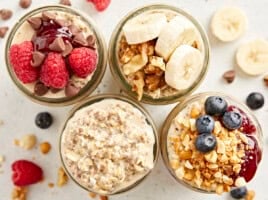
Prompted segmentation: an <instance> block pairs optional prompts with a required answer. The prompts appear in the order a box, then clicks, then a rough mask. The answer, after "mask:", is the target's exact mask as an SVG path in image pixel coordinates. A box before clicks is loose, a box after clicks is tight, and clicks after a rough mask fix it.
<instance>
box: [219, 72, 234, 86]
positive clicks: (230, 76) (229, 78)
mask: <svg viewBox="0 0 268 200" xmlns="http://www.w3.org/2000/svg"><path fill="white" fill-rule="evenodd" d="M222 77H223V78H224V79H225V80H226V81H227V83H232V82H233V81H234V79H235V71H234V70H229V71H226V72H225V73H224V74H223V75H222Z"/></svg>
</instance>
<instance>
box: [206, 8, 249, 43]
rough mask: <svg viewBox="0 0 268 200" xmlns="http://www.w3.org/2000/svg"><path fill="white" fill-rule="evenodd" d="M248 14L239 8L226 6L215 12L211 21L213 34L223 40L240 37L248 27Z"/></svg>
mask: <svg viewBox="0 0 268 200" xmlns="http://www.w3.org/2000/svg"><path fill="white" fill-rule="evenodd" d="M247 24H248V22H247V16H246V14H245V13H244V12H243V11H242V10H241V9H239V8H235V7H225V8H222V9H220V10H218V11H216V13H215V14H214V16H213V17H212V21H211V31H212V33H213V35H214V36H215V37H216V38H218V39H219V40H221V41H223V42H230V41H234V40H236V39H238V38H239V37H240V36H241V35H242V34H243V33H244V32H245V30H246V29H247Z"/></svg>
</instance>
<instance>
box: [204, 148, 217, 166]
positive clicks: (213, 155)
mask: <svg viewBox="0 0 268 200" xmlns="http://www.w3.org/2000/svg"><path fill="white" fill-rule="evenodd" d="M217 158H218V155H217V153H216V151H215V150H213V151H211V152H209V153H207V154H206V155H205V159H206V161H208V162H211V163H216V162H217Z"/></svg>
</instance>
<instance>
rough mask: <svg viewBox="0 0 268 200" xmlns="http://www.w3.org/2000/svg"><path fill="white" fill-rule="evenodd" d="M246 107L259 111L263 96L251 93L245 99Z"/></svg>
mask: <svg viewBox="0 0 268 200" xmlns="http://www.w3.org/2000/svg"><path fill="white" fill-rule="evenodd" d="M246 102H247V105H248V107H249V108H251V109H252V110H256V109H259V108H261V107H262V106H263V104H264V96H263V95H262V94H261V93H259V92H252V93H250V94H249V95H248V97H247V101H246Z"/></svg>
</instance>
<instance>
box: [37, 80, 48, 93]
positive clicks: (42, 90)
mask: <svg viewBox="0 0 268 200" xmlns="http://www.w3.org/2000/svg"><path fill="white" fill-rule="evenodd" d="M48 90H49V88H48V87H47V86H45V85H44V84H43V83H41V82H38V83H36V84H35V86H34V93H35V94H36V95H38V96H44V95H45V94H46V93H47V92H48Z"/></svg>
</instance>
